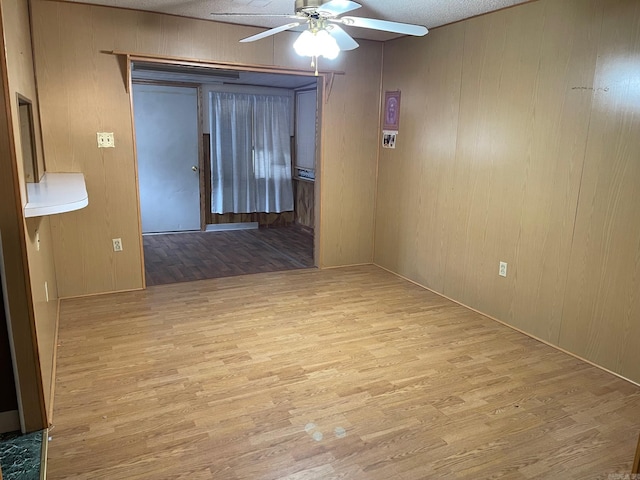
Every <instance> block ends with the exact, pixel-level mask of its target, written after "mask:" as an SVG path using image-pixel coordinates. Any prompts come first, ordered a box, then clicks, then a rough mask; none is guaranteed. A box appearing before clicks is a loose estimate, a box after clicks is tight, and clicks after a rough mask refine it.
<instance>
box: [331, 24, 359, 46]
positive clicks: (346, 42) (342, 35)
mask: <svg viewBox="0 0 640 480" xmlns="http://www.w3.org/2000/svg"><path fill="white" fill-rule="evenodd" d="M327 32H329V35H331V36H332V37H333V38H335V39H336V42H337V43H338V46H339V47H340V50H353V49H354V48H358V46H359V45H358V42H356V41H355V40H354V39H353V38H351V35H349V34H348V33H347V32H345V31H344V30H343V29H342V28H340V27H339V26H338V25H335V24H331V25H327Z"/></svg>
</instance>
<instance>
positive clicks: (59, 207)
mask: <svg viewBox="0 0 640 480" xmlns="http://www.w3.org/2000/svg"><path fill="white" fill-rule="evenodd" d="M27 199H28V202H27V204H26V205H25V206H24V216H25V217H27V218H29V217H42V216H44V215H54V214H56V213H65V212H72V211H74V210H80V209H81V208H84V207H86V206H87V205H89V195H88V194H87V187H86V185H85V183H84V175H83V174H82V173H51V172H47V173H45V174H44V176H43V177H42V179H41V180H40V182H39V183H28V184H27Z"/></svg>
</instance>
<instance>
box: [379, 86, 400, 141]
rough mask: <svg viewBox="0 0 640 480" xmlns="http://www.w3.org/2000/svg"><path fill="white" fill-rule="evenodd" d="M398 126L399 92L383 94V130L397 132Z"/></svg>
mask: <svg viewBox="0 0 640 480" xmlns="http://www.w3.org/2000/svg"><path fill="white" fill-rule="evenodd" d="M399 126H400V90H396V91H393V92H390V91H386V92H384V117H383V122H382V129H383V130H395V131H398V127H399Z"/></svg>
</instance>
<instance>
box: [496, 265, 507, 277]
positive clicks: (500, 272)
mask: <svg viewBox="0 0 640 480" xmlns="http://www.w3.org/2000/svg"><path fill="white" fill-rule="evenodd" d="M498 275H500V276H501V277H506V276H507V262H500V268H499V269H498Z"/></svg>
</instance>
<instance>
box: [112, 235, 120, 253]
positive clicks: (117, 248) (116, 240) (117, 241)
mask: <svg viewBox="0 0 640 480" xmlns="http://www.w3.org/2000/svg"><path fill="white" fill-rule="evenodd" d="M111 241H112V242H113V251H114V252H121V251H122V239H121V238H114V239H112V240H111Z"/></svg>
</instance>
